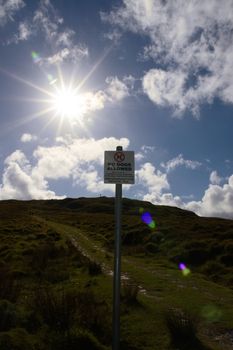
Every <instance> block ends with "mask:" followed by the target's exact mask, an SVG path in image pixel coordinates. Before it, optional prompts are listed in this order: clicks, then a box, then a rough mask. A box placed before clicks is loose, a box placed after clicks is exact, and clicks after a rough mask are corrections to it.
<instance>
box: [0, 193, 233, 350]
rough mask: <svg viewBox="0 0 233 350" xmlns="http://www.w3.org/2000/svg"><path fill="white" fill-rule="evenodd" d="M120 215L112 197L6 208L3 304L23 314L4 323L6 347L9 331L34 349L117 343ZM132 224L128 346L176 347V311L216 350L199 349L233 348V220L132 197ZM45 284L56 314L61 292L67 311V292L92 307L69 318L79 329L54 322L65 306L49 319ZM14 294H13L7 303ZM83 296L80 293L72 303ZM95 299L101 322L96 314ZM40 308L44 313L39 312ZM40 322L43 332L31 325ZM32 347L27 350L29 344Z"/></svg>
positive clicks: (126, 286)
mask: <svg viewBox="0 0 233 350" xmlns="http://www.w3.org/2000/svg"><path fill="white" fill-rule="evenodd" d="M142 211H144V212H149V213H150V214H151V216H152V217H153V219H154V221H155V223H156V227H155V228H154V229H150V228H149V227H148V226H147V225H146V224H145V223H143V222H142V220H141V214H140V213H142ZM113 213H114V200H113V199H112V198H104V197H101V198H93V199H92V198H89V199H88V198H80V199H65V200H62V201H54V200H52V201H28V202H18V201H4V202H0V236H1V237H0V239H1V245H0V278H1V281H3V280H4V281H8V282H7V283H8V287H7V283H6V282H5V283H2V285H3V284H5V289H4V288H3V287H1V288H0V299H7V300H8V304H7V308H8V309H9V308H11V311H12V310H13V311H12V312H13V314H14V315H15V318H14V317H13V316H12V318H13V319H11V322H10V323H8V324H6V323H5V324H0V345H1V346H0V348H1V349H3V350H4V347H2V344H3V343H4V341H5V342H6V340H4V341H3V340H2V339H6V338H4V337H5V333H7V334H8V337H11V338H12V339H13V340H14V339H15V337H16V335H17V337H18V338H19V333H20V332H21V333H20V334H21V338H25V342H28V343H30V346H28V348H29V349H44V350H47V349H53V348H54V349H55V348H56V349H60V348H61V349H69V350H72V346H71V344H75V345H74V347H73V348H75V346H76V347H77V346H79V347H80V346H82V347H83V346H84V345H80V344H86V345H85V346H84V347H86V348H88V349H102V348H103V346H105V347H106V348H109V347H110V344H111V317H110V318H108V319H106V315H107V316H110V315H111V302H112V299H111V295H112V276H111V275H112V269H113V241H114V238H113V237H114V214H113ZM122 227H123V230H122V236H123V256H122V284H123V288H122V293H123V298H122V315H121V323H122V325H121V326H122V349H123V350H124V349H135V350H139V349H145V350H146V349H147V350H148V349H161V350H165V349H168V345H169V337H168V331H167V329H166V326H165V323H166V322H165V321H164V318H165V315H166V313H167V312H170V313H171V312H172V315H173V314H174V315H175V321H176V323H178V324H179V322H181V324H183V323H184V319H185V317H184V314H185V313H186V312H187V313H188V314H189V315H190V319H191V322H192V320H194V319H195V318H197V319H198V321H199V322H198V325H197V328H198V331H197V334H198V338H199V339H200V340H201V341H202V342H203V343H205V344H206V347H204V345H203V346H201V345H198V347H197V346H196V347H195V350H197V349H207V347H208V348H210V349H216V350H217V349H222V350H223V349H224V350H227V349H231V348H232V346H233V339H232V330H233V295H232V290H231V289H230V287H232V260H231V259H232V250H231V249H232V238H233V221H231V220H221V219H208V218H199V217H198V216H196V215H195V214H194V213H191V212H188V211H183V210H181V209H178V208H172V207H163V206H161V207H160V206H153V205H152V204H150V203H146V202H141V201H134V200H129V199H124V201H123V223H122ZM181 261H182V262H184V263H186V264H187V266H188V268H189V269H190V271H191V272H190V273H189V274H188V275H187V276H183V274H182V272H181V271H180V270H179V269H178V266H177V264H178V262H181ZM101 271H102V273H101ZM6 276H8V277H6ZM9 276H11V278H10V277H9ZM12 276H13V278H12ZM210 280H212V282H211V281H210ZM213 281H215V282H218V283H214V282H213ZM15 283H16V284H15ZM224 285H225V286H224ZM38 286H39V289H42V290H43V293H41V295H42V296H43V297H44V299H43V298H42V301H43V303H47V304H48V305H47V308H48V309H49V305H50V304H49V300H50V297H51V296H53V297H54V298H55V300H56V305H57V307H58V308H59V310H60V311H59V313H60V315H61V314H62V313H61V306H59V305H60V304H62V302H63V304H64V303H65V300H66V298H68V297H67V295H68V296H69V300H73V302H70V303H69V305H71V306H74V305H76V304H75V300H77V298H78V300H79V305H82V308H81V309H80V306H79V307H78V306H77V305H76V309H77V310H78V311H77V312H78V314H76V313H75V314H74V313H72V312H71V311H70V316H69V317H68V318H67V313H66V314H65V315H66V319H67V322H68V324H69V325H70V328H69V327H68V326H65V325H63V326H62V325H60V323H59V322H57V321H56V317H55V321H53V319H54V316H53V317H52V321H51V314H52V315H54V313H55V314H57V311H56V308H55V309H51V307H50V309H49V310H50V313H49V314H46V312H45V311H44V313H42V312H39V311H38V303H37V304H35V289H38ZM6 287H7V288H6ZM17 288H18V289H17ZM6 289H7V290H8V294H9V295H10V294H11V296H8V297H7V292H6ZM9 291H11V292H10V293H9ZM77 291H78V292H79V296H78V297H77V296H76V297H75V298H74V297H72V295H73V294H72V293H77ZM137 291H139V294H138V296H137ZM61 292H62V294H61ZM59 293H60V294H59ZM67 293H68V294H67ZM69 293H71V294H69ZM82 293H83V294H82ZM90 293H94V294H93V295H91V294H90ZM62 295H63V296H62ZM83 295H86V304H85V302H84V300H85V298H84V299H83ZM37 298H38V295H37ZM64 298H65V299H64ZM88 298H89V299H88ZM9 299H10V300H9ZM28 300H30V303H29V304H28ZM33 300H34V302H33ZM92 302H93V306H94V308H95V309H97V310H98V315H100V316H98V317H97V316H96V313H95V312H94V309H93V308H88V305H89V304H92ZM9 303H10V304H9ZM59 303H60V304H59ZM72 303H73V304H72ZM63 304H62V305H63ZM84 304H85V305H84ZM87 304H88V305H87ZM1 305H2V302H1V301H0V313H3V314H4V312H5V311H4V310H5V309H6V303H5V304H4V303H3V306H2V308H1ZM66 305H67V304H66ZM39 306H40V309H41V305H39ZM50 306H51V305H50ZM36 307H37V308H36ZM4 308H5V309H4ZM33 308H34V309H36V310H37V311H36V312H34V313H32V314H33V315H31V313H30V311H29V310H31V309H33ZM63 308H64V305H63ZM66 308H67V306H66V307H65V309H66ZM8 309H7V310H8ZM73 309H74V307H73V308H72V310H73ZM2 310H3V311H2ZM107 310H108V311H107ZM171 310H173V311H171ZM8 311H9V310H8ZM8 313H9V312H8ZM17 313H18V314H20V317H18V316H17V315H16V314H17ZM35 314H36V315H35ZM4 315H5V314H4ZM65 315H64V313H63V314H62V317H63V318H64V316H65ZM80 315H83V316H82V317H81V316H80ZM88 315H89V316H88ZM177 315H178V316H177ZM0 316H2V315H0ZM16 316H17V317H18V318H17V317H16ZM90 319H91V320H95V322H94V321H93V322H94V324H93V322H91V321H90ZM31 320H33V322H32V324H33V327H32V326H29V325H28V324H29V323H30V324H31ZM87 320H89V321H87ZM193 322H194V321H193ZM62 327H63V328H62ZM32 328H33V329H32ZM67 328H69V329H68V330H67ZM19 329H20V330H19ZM22 329H23V331H22ZM77 329H78V330H79V331H78V333H77ZM83 330H85V331H86V332H87V333H85V332H84V331H83ZM58 331H59V334H63V338H62V339H60V343H61V344H63V345H62V347H60V348H59V346H58V344H57V343H56V342H55V340H54V339H56V337H57V332H58ZM176 331H177V330H176ZM22 332H24V333H22ZM25 332H26V333H25ZM67 332H68V333H69V334H71V335H72V337H73V338H72V339H75V340H72V341H73V343H72V341H71V338H70V337H71V336H70V335H69V337H68V338H67ZM75 332H76V333H75ZM103 332H104V335H103ZM85 334H86V335H85ZM183 336H184V335H183ZM47 337H49V338H50V339H53V340H51V342H50V345H48V346H50V347H46V346H45V345H43V346H44V348H43V347H42V345H41V344H39V345H38V342H39V340H38V339H42V340H43V339H47ZM13 340H12V342H13ZM1 341H2V342H1ZM22 342H23V340H22ZM25 342H24V345H22V349H26V348H27V347H26V346H25ZM64 342H65V345H64ZM75 342H76V343H75ZM82 342H84V343H82ZM85 342H86V343H85ZM88 342H89V343H88ZM42 343H43V341H42ZM12 344H13V343H11V347H10V348H11V349H12V350H14V349H15V348H14V347H13V345H12ZM43 344H46V342H44V343H43ZM87 344H88V345H87ZM101 344H102V345H101ZM60 346H61V345H60ZM6 348H7V347H6ZM8 348H9V346H8ZM17 349H18V348H17ZM19 349H21V348H19ZM185 349H187V348H185ZM190 349H191V347H190Z"/></svg>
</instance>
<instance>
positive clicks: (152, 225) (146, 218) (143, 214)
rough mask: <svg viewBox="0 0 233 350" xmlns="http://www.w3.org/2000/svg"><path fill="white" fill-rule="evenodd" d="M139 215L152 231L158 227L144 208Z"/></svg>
mask: <svg viewBox="0 0 233 350" xmlns="http://www.w3.org/2000/svg"><path fill="white" fill-rule="evenodd" d="M139 213H140V214H141V219H142V221H143V222H144V223H145V224H147V225H148V226H149V227H150V228H151V229H154V228H155V227H156V225H155V221H154V220H153V219H152V216H151V215H150V213H149V212H144V210H143V209H142V208H140V209H139Z"/></svg>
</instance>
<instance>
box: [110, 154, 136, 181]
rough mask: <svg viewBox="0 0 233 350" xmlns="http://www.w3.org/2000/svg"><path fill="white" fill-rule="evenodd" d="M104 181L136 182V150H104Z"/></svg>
mask: <svg viewBox="0 0 233 350" xmlns="http://www.w3.org/2000/svg"><path fill="white" fill-rule="evenodd" d="M104 182H105V183H108V184H134V152H133V151H105V152H104Z"/></svg>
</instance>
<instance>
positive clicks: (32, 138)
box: [20, 133, 38, 143]
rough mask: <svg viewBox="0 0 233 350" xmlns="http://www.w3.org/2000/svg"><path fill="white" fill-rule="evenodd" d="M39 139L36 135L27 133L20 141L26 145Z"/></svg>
mask: <svg viewBox="0 0 233 350" xmlns="http://www.w3.org/2000/svg"><path fill="white" fill-rule="evenodd" d="M37 139H38V137H37V136H36V135H32V134H28V133H25V134H23V135H22V136H21V138H20V141H21V142H24V143H25V142H31V141H36V140H37Z"/></svg>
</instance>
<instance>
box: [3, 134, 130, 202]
mask: <svg viewBox="0 0 233 350" xmlns="http://www.w3.org/2000/svg"><path fill="white" fill-rule="evenodd" d="M57 142H58V144H56V145H55V146H52V147H41V146H40V147H37V148H36V150H35V151H34V153H33V157H34V165H32V164H30V163H29V161H28V159H27V158H26V156H25V155H24V153H23V152H22V151H20V150H17V151H15V152H13V153H12V154H11V155H10V156H9V157H7V158H6V160H5V169H4V172H3V177H2V184H1V185H0V199H9V198H15V199H33V198H34V199H42V198H43V199H50V198H62V197H59V196H57V195H56V194H55V192H53V191H51V190H49V183H48V181H49V180H51V179H53V180H59V179H62V178H70V179H72V180H73V184H74V186H77V185H79V186H81V187H85V188H86V189H87V190H88V191H90V192H93V193H97V192H103V191H111V192H112V191H113V190H114V186H112V185H108V184H107V185H105V184H104V183H103V180H102V178H101V175H100V174H99V172H98V171H99V168H100V167H101V168H102V167H103V158H104V151H105V150H112V149H116V146H118V145H121V146H123V148H124V149H127V148H128V146H129V140H128V139H126V138H122V139H116V138H114V137H109V138H103V139H100V140H95V139H72V137H67V138H59V139H58V140H57Z"/></svg>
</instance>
